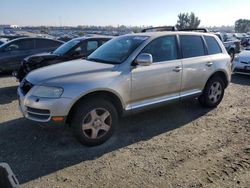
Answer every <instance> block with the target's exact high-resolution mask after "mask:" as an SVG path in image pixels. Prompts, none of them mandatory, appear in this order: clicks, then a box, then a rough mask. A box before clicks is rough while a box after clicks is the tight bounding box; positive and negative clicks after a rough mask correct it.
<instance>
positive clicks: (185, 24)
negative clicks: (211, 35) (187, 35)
mask: <svg viewBox="0 0 250 188" xmlns="http://www.w3.org/2000/svg"><path fill="white" fill-rule="evenodd" d="M200 23H201V21H200V19H199V18H198V17H196V16H195V14H194V13H193V12H191V13H190V14H189V13H180V14H179V15H178V20H177V24H176V27H177V29H192V28H198V27H199V25H200Z"/></svg>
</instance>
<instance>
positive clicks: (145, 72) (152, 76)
mask: <svg viewBox="0 0 250 188" xmlns="http://www.w3.org/2000/svg"><path fill="white" fill-rule="evenodd" d="M141 53H149V54H151V55H152V57H153V64H151V65H149V66H140V65H138V66H137V67H136V68H134V69H133V70H132V91H131V104H130V108H132V109H135V108H139V107H143V106H147V105H151V104H157V103H160V102H165V101H168V100H171V99H177V98H179V95H180V88H181V75H182V63H181V60H179V58H178V53H177V43H176V36H174V35H173V36H165V37H160V38H157V39H155V40H153V41H152V42H150V43H149V44H148V45H147V46H146V47H145V48H144V49H143V50H142V52H141Z"/></svg>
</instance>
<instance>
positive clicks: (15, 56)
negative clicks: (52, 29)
mask: <svg viewBox="0 0 250 188" xmlns="http://www.w3.org/2000/svg"><path fill="white" fill-rule="evenodd" d="M62 44H63V42H62V41H59V40H53V39H47V38H31V37H25V38H18V39H15V40H11V41H9V42H7V43H5V44H3V45H1V46H0V72H8V71H13V70H18V69H19V67H20V65H21V62H22V60H23V59H24V58H25V57H27V56H30V55H33V54H37V53H41V52H50V51H53V50H55V49H56V48H57V47H59V46H60V45H62Z"/></svg>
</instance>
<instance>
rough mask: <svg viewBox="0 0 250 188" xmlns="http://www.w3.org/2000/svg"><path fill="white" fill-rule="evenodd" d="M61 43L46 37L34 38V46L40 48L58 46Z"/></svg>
mask: <svg viewBox="0 0 250 188" xmlns="http://www.w3.org/2000/svg"><path fill="white" fill-rule="evenodd" d="M60 45H61V44H60V43H59V42H57V41H53V40H46V39H36V48H38V49H41V48H54V47H58V46H60Z"/></svg>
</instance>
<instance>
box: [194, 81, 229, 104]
mask: <svg viewBox="0 0 250 188" xmlns="http://www.w3.org/2000/svg"><path fill="white" fill-rule="evenodd" d="M216 88H217V89H216ZM224 91H225V83H224V82H223V80H222V79H221V78H220V77H212V78H210V79H209V80H208V82H207V84H206V86H205V88H204V90H203V93H202V95H201V96H200V97H199V98H198V99H199V102H200V103H201V105H203V106H205V107H209V108H215V107H217V106H218V105H219V104H220V102H221V101H222V99H223V96H224Z"/></svg>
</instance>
